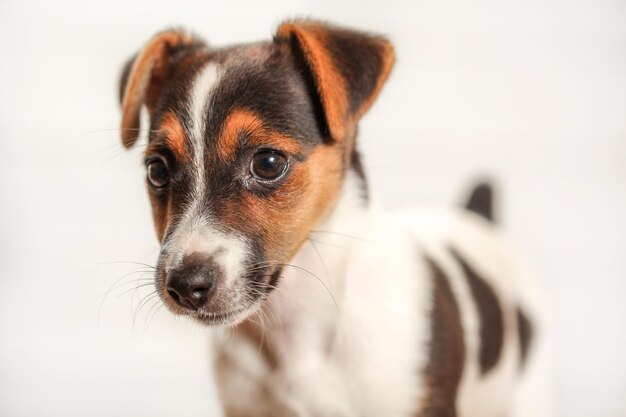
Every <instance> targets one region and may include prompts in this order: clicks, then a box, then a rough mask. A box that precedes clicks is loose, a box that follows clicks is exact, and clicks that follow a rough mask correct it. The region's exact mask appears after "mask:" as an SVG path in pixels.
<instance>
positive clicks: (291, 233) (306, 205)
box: [219, 144, 342, 262]
mask: <svg viewBox="0 0 626 417" xmlns="http://www.w3.org/2000/svg"><path fill="white" fill-rule="evenodd" d="M341 159H342V154H341V150H340V148H339V146H338V144H325V145H320V146H318V147H317V148H315V149H314V150H313V151H312V152H311V153H310V154H309V156H308V157H307V159H306V160H305V161H301V162H293V163H292V166H291V168H290V169H291V172H289V173H288V174H287V175H288V177H287V179H286V181H285V182H284V183H283V184H282V185H281V186H280V189H279V191H278V192H276V193H273V194H272V195H270V196H259V195H256V194H254V193H245V194H243V195H242V197H241V200H240V199H235V200H232V201H225V202H224V204H222V206H221V209H220V214H219V217H220V220H221V221H223V222H224V223H225V224H226V225H228V226H229V227H231V228H233V229H235V230H240V231H242V232H243V233H244V234H246V235H248V236H259V237H261V239H262V245H263V248H264V251H265V256H266V257H267V259H269V260H272V261H280V262H287V261H288V260H289V259H290V258H291V257H292V256H293V255H295V253H296V252H297V250H298V249H299V247H300V246H301V245H302V243H304V241H305V240H306V239H307V237H308V235H309V232H310V231H311V229H312V228H313V227H314V225H315V224H316V223H317V222H318V221H319V220H320V219H321V218H323V217H324V216H325V215H326V214H327V213H328V212H329V210H330V209H331V208H332V205H333V202H334V200H335V199H336V198H337V196H338V194H339V190H340V187H341V178H342V169H341V166H342V162H341ZM242 218H246V219H248V221H246V222H245V223H244V222H242V221H241V219H242ZM242 227H245V229H244V230H242Z"/></svg>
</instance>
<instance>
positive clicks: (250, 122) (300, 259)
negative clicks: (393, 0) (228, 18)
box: [120, 21, 542, 417]
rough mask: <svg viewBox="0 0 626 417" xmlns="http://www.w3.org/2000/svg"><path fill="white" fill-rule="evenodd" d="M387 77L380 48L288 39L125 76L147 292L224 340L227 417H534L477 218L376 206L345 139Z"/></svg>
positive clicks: (526, 354) (526, 355) (521, 347)
mask: <svg viewBox="0 0 626 417" xmlns="http://www.w3.org/2000/svg"><path fill="white" fill-rule="evenodd" d="M393 61H394V56H393V48H392V47H391V44H390V43H389V42H388V41H387V40H386V39H384V38H382V37H379V36H373V35H368V34H364V33H361V32H356V31H351V30H347V29H342V28H338V27H335V26H331V25H327V24H324V23H319V22H312V21H296V22H288V23H285V24H283V25H281V27H280V28H279V30H278V32H277V34H276V36H275V37H274V39H273V40H272V41H271V42H265V43H263V42H262V43H258V44H251V45H243V46H235V47H230V48H222V49H214V48H210V47H208V46H207V45H206V44H205V43H204V42H202V41H200V40H198V38H196V37H194V36H192V35H189V34H187V33H185V32H181V31H168V32H163V33H161V34H159V35H157V36H156V37H155V38H154V39H153V40H152V41H150V42H149V43H148V44H147V45H146V47H145V48H144V49H143V50H142V51H141V52H140V53H139V54H138V55H136V56H135V57H134V58H133V59H132V60H131V61H130V62H129V64H128V65H127V67H126V69H125V71H124V74H123V77H122V85H121V94H120V96H121V100H122V107H123V117H122V139H123V143H124V144H125V145H126V146H132V145H133V144H134V142H135V140H136V137H137V132H138V129H139V112H140V109H141V107H142V106H144V105H145V106H146V107H147V108H148V111H149V112H150V133H149V143H148V147H147V149H146V166H147V180H148V189H149V195H150V199H151V202H152V207H153V216H154V221H155V226H156V230H157V235H158V237H159V239H160V241H161V243H162V249H161V253H160V256H159V261H158V265H157V273H156V277H155V279H156V287H157V291H158V292H159V294H160V295H161V298H162V299H163V301H164V302H165V304H166V305H167V306H168V307H169V308H170V309H171V310H172V311H173V312H175V313H179V314H184V315H189V316H191V317H193V318H195V319H196V320H198V321H200V322H202V323H206V324H210V325H227V326H226V327H223V326H222V327H220V328H218V329H217V330H216V337H215V358H216V370H217V374H218V382H219V383H218V385H219V389H220V393H221V397H222V399H223V402H224V407H225V410H226V414H227V415H228V416H407V417H408V416H425V417H426V416H428V417H430V416H465V417H478V416H483V417H488V416H493V417H497V416H503V415H519V416H529V415H532V416H535V417H538V416H540V415H542V414H541V413H542V409H541V408H540V407H541V404H540V396H541V391H540V389H538V388H539V387H540V385H539V384H537V383H535V381H533V379H535V378H537V376H536V375H537V373H538V369H539V365H536V364H538V363H539V362H540V361H539V360H538V358H539V353H538V352H539V342H538V341H539V338H538V337H537V336H538V334H539V332H538V326H537V325H536V323H537V316H538V315H539V313H538V312H539V309H538V306H537V304H538V303H537V301H536V294H535V291H534V289H533V287H532V278H531V277H530V275H531V274H529V273H527V272H526V270H525V268H524V267H523V263H521V262H520V261H518V257H517V255H515V253H514V250H512V249H510V248H509V247H508V245H506V244H505V243H504V242H503V239H502V238H501V237H500V236H499V234H498V232H497V231H496V230H495V229H494V228H493V227H492V225H490V224H489V222H488V221H487V220H486V219H484V218H482V217H480V216H479V215H477V214H475V213H470V212H468V211H464V210H460V209H459V210H450V211H441V210H435V211H432V212H428V211H425V212H420V213H418V212H406V213H394V214H385V213H383V211H382V210H380V209H379V208H377V206H376V205H375V204H374V203H372V202H371V200H370V199H369V196H368V193H367V183H366V180H365V175H364V173H363V169H362V166H361V163H360V159H359V154H358V152H357V150H356V131H357V123H358V120H359V119H360V117H361V116H362V115H363V114H364V113H365V112H366V111H367V110H368V109H369V107H370V106H371V104H372V103H373V102H374V100H375V98H376V96H377V95H378V93H379V92H380V90H381V88H382V85H383V84H384V81H385V80H386V78H387V76H388V74H389V72H390V70H391V67H392V65H393ZM479 200H480V199H478V201H479ZM489 206H490V204H489V202H487V205H486V206H485V207H486V209H485V210H484V213H489V212H490V209H489ZM475 211H476V210H475Z"/></svg>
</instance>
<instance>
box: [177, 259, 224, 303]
mask: <svg viewBox="0 0 626 417" xmlns="http://www.w3.org/2000/svg"><path fill="white" fill-rule="evenodd" d="M220 271H221V270H220V268H219V266H218V265H216V264H215V263H214V262H213V259H212V257H210V256H208V255H206V254H201V253H197V252H194V253H192V254H191V255H188V256H185V258H183V262H182V264H181V265H180V266H179V267H177V268H175V269H173V270H171V271H170V272H169V273H168V274H167V280H166V290H167V293H168V294H169V296H170V297H172V299H173V300H174V301H176V304H178V305H180V306H182V307H186V308H190V309H192V310H197V309H199V308H200V307H202V306H204V305H205V304H206V303H207V301H208V300H209V299H210V298H211V296H212V295H213V293H214V292H215V287H216V284H217V281H218V276H219V275H220V274H221V272H220Z"/></svg>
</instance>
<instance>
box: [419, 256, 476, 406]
mask: <svg viewBox="0 0 626 417" xmlns="http://www.w3.org/2000/svg"><path fill="white" fill-rule="evenodd" d="M427 263H428V266H429V268H430V272H431V274H432V279H433V307H432V312H431V338H430V353H429V354H430V358H429V360H428V364H427V365H426V368H425V370H424V378H425V381H426V390H427V391H426V396H425V400H424V403H423V404H422V406H421V409H420V411H419V412H418V414H417V415H418V416H420V417H456V415H457V410H456V396H457V391H458V388H459V384H460V382H461V377H462V375H463V365H464V362H465V339H464V336H463V326H462V324H461V312H460V309H459V306H458V303H457V301H456V298H455V297H454V293H453V292H452V288H450V283H449V281H448V277H447V276H446V275H445V273H444V272H443V270H442V269H441V268H440V267H439V265H437V264H436V263H435V262H434V261H433V260H432V259H428V258H427Z"/></svg>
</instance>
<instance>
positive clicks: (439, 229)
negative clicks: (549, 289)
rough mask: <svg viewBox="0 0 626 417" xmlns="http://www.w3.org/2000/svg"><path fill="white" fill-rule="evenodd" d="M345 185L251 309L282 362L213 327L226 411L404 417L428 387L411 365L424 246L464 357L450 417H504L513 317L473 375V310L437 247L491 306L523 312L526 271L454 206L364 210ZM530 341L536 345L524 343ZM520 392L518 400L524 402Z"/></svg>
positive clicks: (422, 344)
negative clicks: (483, 371) (487, 288)
mask: <svg viewBox="0 0 626 417" xmlns="http://www.w3.org/2000/svg"><path fill="white" fill-rule="evenodd" d="M355 181H356V180H355V179H354V178H353V174H349V175H348V179H347V183H346V184H345V186H344V191H343V194H342V196H341V198H340V201H339V203H338V204H337V206H336V207H335V209H334V211H333V212H332V213H331V215H330V216H329V218H328V219H325V221H324V222H322V223H321V224H320V225H318V227H317V228H316V229H315V231H313V232H312V233H311V235H310V241H309V242H308V243H306V244H305V245H304V246H303V247H302V249H301V250H300V252H299V253H298V254H297V255H296V257H295V258H294V259H293V261H292V264H294V265H297V266H298V267H299V268H298V269H296V268H286V269H285V271H284V273H283V278H282V279H281V281H280V283H279V285H278V289H277V290H275V291H274V292H273V293H272V294H271V296H270V298H269V299H268V300H267V302H266V304H265V306H264V308H263V310H262V311H263V316H261V317H260V318H259V320H262V321H263V326H262V328H263V329H264V335H263V337H264V340H265V343H271V344H272V346H274V347H275V349H276V352H275V353H276V355H277V356H278V359H279V361H280V362H281V364H282V365H281V366H279V367H277V368H276V369H271V368H270V366H268V364H267V363H265V361H264V360H263V358H262V355H261V353H260V349H259V347H258V346H256V345H254V344H253V343H252V342H251V341H250V339H247V338H245V337H241V336H240V335H238V334H237V333H236V332H233V331H231V330H230V329H222V330H220V331H219V332H218V335H217V337H216V343H215V347H216V352H217V354H218V356H217V357H218V360H220V361H221V363H220V364H218V369H219V375H218V376H219V381H220V384H219V386H220V391H221V396H222V399H223V401H224V404H225V405H226V409H227V410H228V411H229V412H230V413H232V415H236V416H237V415H255V416H268V417H269V416H275V415H281V416H336V417H339V416H346V417H347V416H364V417H367V416H372V417H374V416H377V417H380V416H385V417H393V416H398V417H400V416H406V417H409V416H414V415H415V414H414V413H415V412H416V407H417V406H418V405H419V404H420V402H421V401H422V400H423V399H424V398H425V396H426V395H427V394H428V393H427V392H424V391H423V389H424V381H423V380H422V379H421V371H422V370H423V369H424V367H425V365H426V364H427V361H428V358H429V351H428V341H429V339H430V332H431V330H430V329H431V327H430V326H431V323H430V312H431V311H432V302H433V301H432V294H431V293H432V282H431V279H432V278H431V276H430V274H429V272H428V271H427V269H426V268H427V267H426V264H425V262H424V258H423V256H422V255H423V252H422V251H424V252H425V253H427V254H428V255H429V256H430V257H432V258H433V259H434V260H435V261H436V262H437V263H438V264H440V266H441V267H442V269H443V270H444V272H445V274H446V276H447V277H448V279H449V281H450V286H451V288H452V291H453V293H454V296H455V298H456V300H457V303H458V305H459V308H460V311H461V317H462V325H463V329H464V331H465V342H466V358H465V368H464V372H463V379H462V381H461V384H460V387H459V393H458V396H457V410H458V415H459V417H476V416H481V417H489V416H493V417H496V416H503V415H511V407H512V404H513V401H514V398H515V388H516V385H517V384H518V382H519V381H520V379H522V380H523V379H524V378H525V377H526V374H525V373H523V372H520V369H519V348H518V342H517V339H516V335H515V334H511V332H513V331H514V330H515V324H513V325H512V326H511V320H513V319H514V317H511V316H510V315H505V326H506V328H507V329H513V330H507V332H509V333H507V334H506V336H505V345H504V348H503V351H502V355H501V358H500V360H499V361H498V364H497V366H496V367H495V368H494V369H492V370H491V371H490V372H489V374H488V375H487V376H486V377H483V376H481V375H480V371H479V365H478V362H477V361H478V345H479V340H478V337H479V336H478V334H477V333H478V332H477V329H478V323H479V318H478V313H477V309H476V306H475V304H474V300H473V298H472V295H471V294H470V292H469V288H468V285H467V282H466V278H465V277H464V275H463V273H462V271H461V269H460V267H459V265H458V264H457V263H456V262H455V261H454V259H453V258H452V257H451V255H450V253H449V251H448V250H447V248H448V247H449V246H453V247H454V248H455V249H457V250H458V251H459V252H460V253H461V254H462V255H463V256H464V258H466V259H467V260H468V262H470V263H471V264H472V265H477V267H478V268H480V269H479V270H480V271H481V273H484V278H485V279H487V280H488V282H489V284H490V285H491V286H492V287H493V288H494V291H495V292H496V294H497V295H498V297H499V298H500V300H501V302H502V303H506V304H512V305H522V306H523V307H524V308H526V309H527V310H526V311H527V312H528V313H530V315H531V317H533V318H534V317H535V315H534V312H535V310H530V309H531V308H532V307H533V306H534V303H535V300H534V299H533V296H532V292H533V291H532V290H529V289H530V288H532V285H530V282H532V277H530V276H528V275H527V274H526V273H525V271H526V269H525V268H522V267H521V266H520V263H519V262H518V261H517V259H518V257H517V255H516V254H515V251H514V250H513V249H511V248H510V246H509V245H508V244H506V242H504V241H503V239H502V238H501V237H500V236H499V233H497V232H494V231H493V229H492V226H491V225H487V223H486V222H485V221H483V220H482V219H481V218H479V217H478V216H475V215H472V214H469V213H465V212H463V211H461V210H458V211H422V212H416V211H413V212H405V213H401V214H396V215H394V216H389V215H385V214H383V213H382V212H381V211H380V210H379V209H378V208H376V207H375V206H371V205H370V206H369V207H368V208H365V207H364V205H363V204H362V203H361V202H360V201H359V198H358V191H357V187H356V186H355V185H354V184H355ZM418 244H419V246H418ZM300 268H301V269H300ZM302 269H304V270H306V271H309V272H310V273H307V272H303V271H302ZM329 292H330V293H332V296H331V294H329ZM533 343H534V344H535V346H534V347H535V348H536V347H537V346H536V344H537V343H538V341H537V340H536V338H535V340H534V341H533ZM529 360H530V361H532V360H533V357H532V356H531V357H530V358H529ZM527 365H528V366H531V364H527ZM522 383H526V381H522ZM527 384H528V385H531V386H532V382H527ZM531 397H532V395H527V398H526V399H525V400H524V401H526V402H527V403H528V404H529V403H531V402H533V401H535V400H536V399H535V398H531ZM537 407H539V406H538V405H537V404H536V403H535V405H532V406H530V407H527V408H526V409H528V410H537V414H532V415H533V416H534V415H539V414H538V413H539V411H538V410H539V409H538V408H537ZM542 415H543V414H542Z"/></svg>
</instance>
